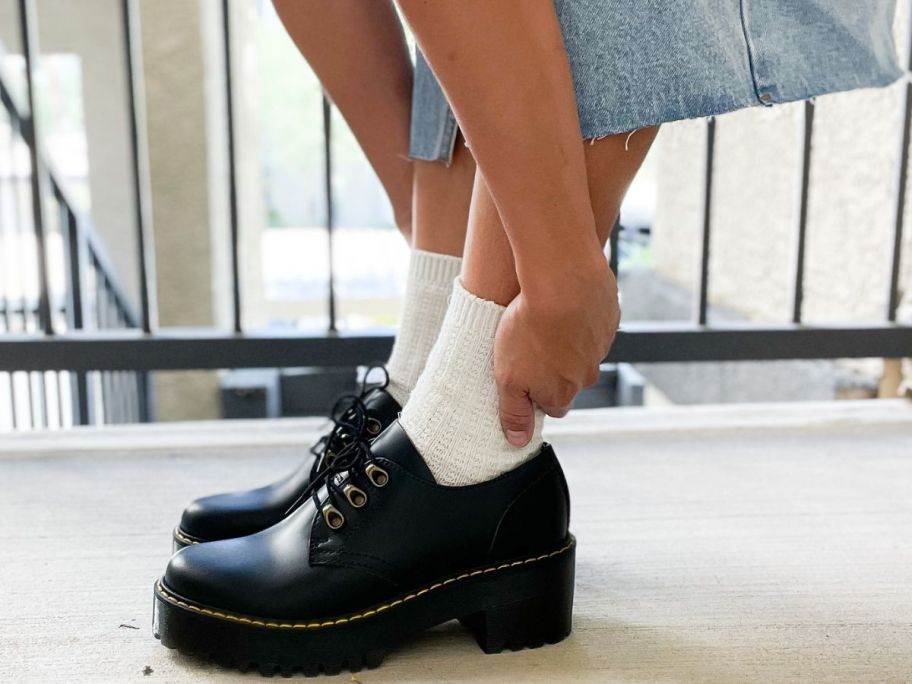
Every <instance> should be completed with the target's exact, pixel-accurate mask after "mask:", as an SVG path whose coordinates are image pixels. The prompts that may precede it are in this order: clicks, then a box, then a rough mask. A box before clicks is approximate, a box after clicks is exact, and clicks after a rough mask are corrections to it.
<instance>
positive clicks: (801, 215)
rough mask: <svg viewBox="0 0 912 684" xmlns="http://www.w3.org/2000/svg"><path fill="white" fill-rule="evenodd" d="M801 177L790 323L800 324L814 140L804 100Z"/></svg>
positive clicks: (809, 109)
mask: <svg viewBox="0 0 912 684" xmlns="http://www.w3.org/2000/svg"><path fill="white" fill-rule="evenodd" d="M802 120H803V127H802V147H801V177H800V180H799V190H798V225H797V230H796V236H795V263H794V281H793V285H792V287H793V291H792V295H793V296H792V323H801V319H802V316H803V311H802V309H803V306H804V267H805V257H806V247H807V218H808V199H809V196H810V187H811V152H812V143H813V138H814V102H813V101H812V100H805V102H804V107H803V109H802Z"/></svg>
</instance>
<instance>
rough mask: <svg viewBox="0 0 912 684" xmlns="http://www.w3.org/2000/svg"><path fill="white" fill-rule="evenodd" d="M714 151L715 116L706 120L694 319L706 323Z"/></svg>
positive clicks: (701, 323) (702, 323) (700, 323)
mask: <svg viewBox="0 0 912 684" xmlns="http://www.w3.org/2000/svg"><path fill="white" fill-rule="evenodd" d="M715 151H716V118H715V117H713V116H711V117H709V119H708V120H707V121H706V169H705V172H704V175H703V226H702V235H701V245H700V280H699V285H698V290H697V306H696V319H697V323H698V324H699V325H706V322H707V309H708V303H709V253H710V239H711V236H712V233H711V231H712V191H713V164H714V161H715Z"/></svg>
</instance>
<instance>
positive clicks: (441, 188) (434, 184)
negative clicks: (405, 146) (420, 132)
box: [412, 134, 475, 256]
mask: <svg viewBox="0 0 912 684" xmlns="http://www.w3.org/2000/svg"><path fill="white" fill-rule="evenodd" d="M414 165H415V185H414V204H413V216H414V223H415V231H414V237H413V241H412V246H413V247H414V248H415V249H421V250H424V251H426V252H435V253H437V254H449V255H451V256H462V253H463V248H464V245H465V238H466V230H467V228H468V221H469V201H470V198H471V195H472V181H473V179H474V178H475V159H474V158H473V157H472V154H471V152H469V150H468V149H467V148H466V146H465V145H463V143H462V135H461V134H460V135H459V137H458V138H457V139H456V146H455V148H454V150H453V160H452V162H451V163H450V165H449V166H445V165H444V164H441V163H440V162H428V161H420V160H417V161H415V162H414Z"/></svg>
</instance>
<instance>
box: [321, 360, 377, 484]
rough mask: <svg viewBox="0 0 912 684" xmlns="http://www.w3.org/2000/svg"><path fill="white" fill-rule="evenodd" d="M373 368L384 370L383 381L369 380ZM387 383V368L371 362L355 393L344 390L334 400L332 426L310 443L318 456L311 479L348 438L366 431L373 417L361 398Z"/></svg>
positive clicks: (343, 446) (349, 439) (352, 438)
mask: <svg viewBox="0 0 912 684" xmlns="http://www.w3.org/2000/svg"><path fill="white" fill-rule="evenodd" d="M375 370H379V371H380V372H381V373H382V374H383V381H382V382H379V383H377V382H375V383H369V382H368V378H370V376H371V374H372V373H373V372H374V371H375ZM388 385H389V374H388V373H387V372H386V368H385V367H384V366H371V367H370V368H368V369H367V372H366V373H365V374H364V378H363V379H362V380H361V388H360V389H359V390H358V393H357V394H346V395H343V396H341V397H339V398H338V399H337V400H336V403H335V404H333V408H332V411H331V412H330V414H329V415H330V419H331V420H332V422H333V426H332V429H331V430H330V431H329V432H328V433H327V434H325V435H323V436H322V437H320V439H319V440H317V443H316V444H314V445H313V446H312V447H310V453H312V454H313V455H314V456H316V457H317V460H316V461H314V464H313V467H312V468H311V471H310V477H311V479H313V478H314V477H315V476H316V474H317V472H319V470H320V468H322V467H323V462H324V461H326V460H330V461H331V460H333V459H334V458H335V456H336V454H337V453H338V452H339V451H340V450H342V449H344V448H345V446H346V445H347V444H348V443H349V442H351V441H352V440H354V439H357V438H359V437H361V436H363V435H364V434H365V432H366V430H367V427H368V424H369V421H371V420H373V419H372V418H371V417H370V415H369V413H368V411H367V406H366V405H365V404H364V399H365V398H366V397H367V395H368V394H370V393H371V392H372V391H373V390H375V389H386V388H387V386H388ZM374 436H376V435H374Z"/></svg>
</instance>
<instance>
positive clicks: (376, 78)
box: [274, 0, 413, 239]
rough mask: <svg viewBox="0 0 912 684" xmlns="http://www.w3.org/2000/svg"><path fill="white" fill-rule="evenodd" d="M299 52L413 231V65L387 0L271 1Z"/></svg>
mask: <svg viewBox="0 0 912 684" xmlns="http://www.w3.org/2000/svg"><path fill="white" fill-rule="evenodd" d="M274 3H275V7H276V11H277V12H278V14H279V17H280V18H281V19H282V22H283V23H284V24H285V28H286V29H287V30H288V33H289V35H291V37H292V39H293V40H294V42H295V44H296V45H297V46H298V49H299V50H300V51H301V54H302V55H304V58H305V59H306V60H307V62H308V63H309V64H310V66H311V68H313V70H314V72H316V74H317V76H318V77H319V79H320V82H321V83H322V84H323V88H324V89H325V90H326V92H327V94H328V95H329V97H330V98H331V99H332V100H333V102H334V103H335V104H336V106H337V107H338V108H339V111H340V112H341V113H342V116H343V117H345V120H346V121H347V122H348V125H349V126H350V127H351V129H352V132H353V133H354V135H355V138H356V139H357V140H358V144H360V145H361V149H363V150H364V153H365V154H366V155H367V159H368V161H369V162H370V164H371V166H372V167H373V169H374V171H375V172H376V173H377V176H378V177H379V178H380V182H381V183H382V184H383V188H384V190H386V194H387V195H388V196H389V199H390V203H391V204H392V207H393V214H394V215H395V218H396V223H397V225H398V226H399V229H400V231H402V233H403V235H405V237H406V239H410V237H411V231H412V163H411V161H410V160H409V158H408V147H409V122H410V116H411V102H412V72H413V69H412V62H411V59H410V57H409V52H408V46H407V45H406V42H405V35H404V34H403V31H402V25H401V23H400V22H399V17H398V15H397V14H396V10H395V8H394V7H393V5H392V3H391V2H389V1H388V0H370V1H369V2H364V0H331V1H330V2H327V1H326V0H274Z"/></svg>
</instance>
